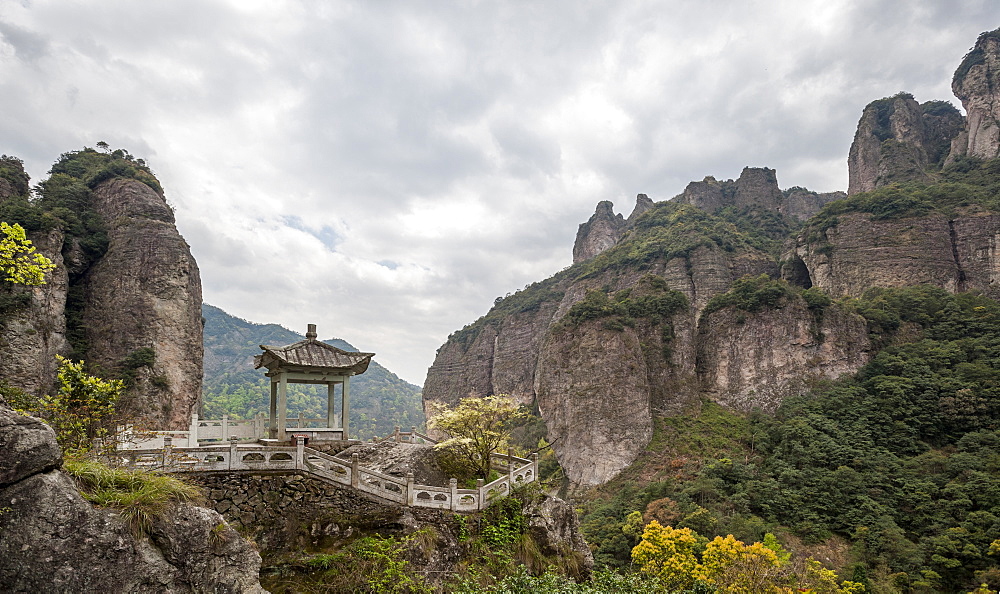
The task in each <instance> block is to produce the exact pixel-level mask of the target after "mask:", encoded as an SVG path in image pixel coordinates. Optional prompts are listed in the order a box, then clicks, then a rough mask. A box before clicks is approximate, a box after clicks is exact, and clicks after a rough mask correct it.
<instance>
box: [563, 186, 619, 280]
mask: <svg viewBox="0 0 1000 594" xmlns="http://www.w3.org/2000/svg"><path fill="white" fill-rule="evenodd" d="M624 230H625V219H624V218H622V215H620V214H618V215H616V214H615V211H614V204H612V203H611V202H610V201H608V200H602V201H601V202H598V203H597V209H596V210H595V211H594V214H593V216H591V217H590V220H588V221H587V222H586V223H583V224H581V225H580V228H579V229H578V230H577V232H576V241H575V242H574V243H573V263H574V264H576V263H577V262H582V261H584V260H589V259H590V258H593V257H594V256H596V255H597V254H599V253H601V252H603V251H604V250H606V249H608V248H610V247H611V246H613V245H615V244H616V243H618V240H620V239H621V238H622V233H623V232H624Z"/></svg>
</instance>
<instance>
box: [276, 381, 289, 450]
mask: <svg viewBox="0 0 1000 594" xmlns="http://www.w3.org/2000/svg"><path fill="white" fill-rule="evenodd" d="M278 378H279V379H278V437H277V439H278V441H285V427H286V426H287V423H288V376H287V374H285V372H281V375H279V376H278Z"/></svg>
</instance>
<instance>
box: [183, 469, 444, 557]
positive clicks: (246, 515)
mask: <svg viewBox="0 0 1000 594" xmlns="http://www.w3.org/2000/svg"><path fill="white" fill-rule="evenodd" d="M187 476H188V477H189V478H190V479H192V481H193V482H195V483H197V484H199V485H201V486H203V487H204V488H205V494H206V496H207V497H208V499H209V501H208V505H209V507H211V508H213V509H215V510H216V511H218V512H219V513H221V514H222V515H223V516H224V517H225V518H226V520H228V521H229V522H230V523H232V524H234V525H236V526H238V528H239V529H240V531H241V532H242V533H243V534H245V535H247V536H250V537H252V538H253V539H254V540H255V541H256V543H257V545H258V546H259V547H260V549H261V552H262V553H277V552H291V551H295V552H301V551H308V550H319V549H326V548H328V547H331V546H335V545H337V544H339V543H341V542H343V541H345V540H348V539H350V538H351V536H352V535H353V534H354V533H355V532H357V531H359V530H360V531H364V532H366V533H367V532H372V531H377V532H379V533H383V534H386V535H389V534H395V535H400V534H403V533H404V532H407V531H409V529H416V528H419V526H420V524H423V523H433V524H435V529H436V530H437V531H438V532H439V533H440V532H441V531H442V530H446V531H447V530H449V529H448V527H447V522H446V521H444V520H445V519H446V516H451V513H450V512H440V511H437V510H424V509H417V508H407V507H405V506H403V505H398V504H394V503H391V502H388V501H381V500H377V499H376V498H374V497H369V496H366V495H365V494H364V493H362V492H360V491H357V490H355V489H351V488H347V487H341V486H339V485H335V484H331V483H327V482H324V481H321V480H318V479H315V478H312V477H310V476H309V475H307V474H303V473H295V472H284V473H282V472H261V473H248V472H241V473H228V472H208V473H190V474H188V475H187Z"/></svg>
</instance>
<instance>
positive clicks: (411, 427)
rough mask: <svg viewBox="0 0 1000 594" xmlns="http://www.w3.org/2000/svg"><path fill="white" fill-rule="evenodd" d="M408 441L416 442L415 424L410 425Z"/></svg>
mask: <svg viewBox="0 0 1000 594" xmlns="http://www.w3.org/2000/svg"><path fill="white" fill-rule="evenodd" d="M410 443H417V427H416V425H411V426H410Z"/></svg>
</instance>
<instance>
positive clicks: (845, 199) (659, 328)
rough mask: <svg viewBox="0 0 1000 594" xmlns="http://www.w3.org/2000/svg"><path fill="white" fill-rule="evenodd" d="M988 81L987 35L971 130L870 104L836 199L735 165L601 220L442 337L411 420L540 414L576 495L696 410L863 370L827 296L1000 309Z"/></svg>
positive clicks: (959, 88) (965, 98)
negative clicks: (536, 275)
mask: <svg viewBox="0 0 1000 594" xmlns="http://www.w3.org/2000/svg"><path fill="white" fill-rule="evenodd" d="M998 65H1000V32H992V33H987V34H984V35H983V36H981V37H980V39H979V41H978V42H977V44H976V46H975V48H973V51H972V52H970V54H969V55H968V56H967V57H966V59H965V61H963V63H962V65H961V66H960V67H959V69H958V71H957V72H956V74H955V79H954V89H955V93H956V95H958V97H959V98H960V99H961V100H962V103H963V105H964V106H965V107H966V110H967V111H968V113H969V118H968V120H966V119H965V118H963V117H962V115H961V114H960V113H959V112H958V110H957V109H955V108H954V106H952V105H951V104H949V103H946V102H943V101H928V102H925V103H918V102H917V101H916V100H915V99H914V98H913V97H912V96H911V95H909V94H907V93H900V94H898V95H896V96H894V97H889V98H885V99H880V100H877V101H874V102H872V103H871V104H869V105H868V106H867V107H866V108H865V109H864V112H863V114H862V116H861V119H860V121H859V123H858V128H857V133H856V135H855V139H854V143H853V144H852V147H851V151H850V155H849V159H848V161H849V170H850V186H849V192H848V193H847V194H845V193H843V192H831V193H826V194H818V193H815V192H810V191H809V190H807V189H805V188H798V187H795V188H789V189H787V190H784V191H783V190H781V189H780V188H779V186H778V182H777V175H776V173H775V171H774V170H772V169H767V168H750V167H747V168H745V169H744V170H743V171H742V173H741V174H740V177H739V178H738V179H737V180H726V181H719V180H717V179H716V178H714V177H706V178H704V179H703V180H702V181H697V182H692V183H690V184H688V186H687V187H686V188H685V190H684V192H683V193H681V194H680V195H678V196H676V197H675V198H674V199H673V200H671V201H668V202H661V203H657V204H655V205H653V206H652V207H651V208H647V209H645V211H644V212H643V213H641V214H638V215H633V216H632V217H630V218H629V220H628V221H624V220H622V218H621V217H620V216H617V217H616V216H615V215H613V211H612V208H611V205H610V203H606V202H605V203H601V204H600V205H599V206H598V209H597V213H595V215H594V217H592V218H591V220H590V221H588V223H585V224H584V225H582V226H581V230H580V233H579V234H578V236H577V245H576V249H574V264H573V266H572V267H570V268H569V269H567V270H564V271H563V272H560V273H559V274H557V275H555V276H554V277H552V278H550V279H548V280H546V281H543V282H541V283H536V284H534V285H530V286H529V287H526V288H525V290H524V291H521V292H518V293H517V294H515V295H512V296H511V297H508V298H507V299H504V300H503V301H501V302H500V303H498V304H497V305H496V306H495V307H494V308H493V309H492V310H491V311H490V312H489V313H488V314H487V315H486V316H485V317H484V318H482V319H480V320H478V321H476V322H475V323H473V324H470V325H469V326H467V327H466V328H464V329H463V330H461V331H459V332H456V333H455V334H453V335H452V336H451V337H449V340H448V342H447V343H445V345H443V346H442V347H441V349H439V351H438V356H437V358H436V360H435V363H434V365H433V366H432V367H431V369H430V370H429V372H428V376H427V383H426V384H425V387H424V399H425V404H426V403H429V402H431V401H444V402H454V401H456V400H457V399H458V398H461V397H462V396H465V395H467V394H490V393H510V394H512V395H514V396H515V397H516V398H517V399H518V400H519V401H520V402H522V403H524V404H534V405H536V406H537V407H538V411H539V414H540V416H541V417H542V419H543V420H544V421H545V424H546V427H547V430H548V438H549V441H551V442H553V449H554V450H555V453H556V456H557V458H558V459H559V461H560V463H561V464H562V466H563V468H564V470H565V471H566V475H567V476H568V477H569V479H570V481H571V483H573V484H575V485H592V484H599V483H602V482H605V481H607V480H608V479H609V478H611V477H612V476H614V475H615V474H616V473H618V472H619V471H620V470H621V469H623V468H624V467H625V466H627V465H628V464H630V463H631V461H632V460H633V459H634V458H635V456H636V455H638V453H639V452H641V451H642V449H643V448H644V447H645V446H646V443H647V442H648V441H649V440H650V437H651V436H652V435H653V432H654V428H655V426H656V423H655V420H656V418H657V417H661V416H670V415H677V414H680V413H682V412H683V411H685V410H686V409H687V408H689V407H692V405H693V404H695V403H697V402H698V400H699V399H707V400H712V401H716V402H718V403H721V404H723V405H724V406H726V407H728V408H730V409H734V410H740V411H749V410H753V409H760V410H763V411H772V410H774V409H775V408H776V407H777V406H778V405H779V404H780V402H781V401H782V400H783V399H784V398H786V397H787V396H789V395H795V394H800V393H803V392H806V391H808V387H809V385H811V384H812V383H814V382H816V381H819V380H826V379H835V378H837V377H839V376H841V375H845V374H851V373H854V372H855V371H857V370H858V369H859V368H860V367H861V366H863V365H864V364H865V363H867V362H868V361H869V360H870V358H871V357H872V355H873V352H874V350H875V349H876V348H878V345H873V344H872V343H871V342H870V340H869V332H870V331H871V329H870V328H869V322H866V320H865V319H864V318H862V317H860V316H859V315H857V314H856V313H853V312H852V309H851V307H852V306H851V305H850V301H846V302H844V303H834V302H832V300H831V298H833V299H836V298H839V297H845V296H847V297H857V296H860V295H862V293H864V292H865V291H867V290H868V289H870V288H872V287H898V286H905V285H916V284H929V285H935V286H938V287H943V288H945V289H947V290H949V291H970V290H976V291H981V292H983V293H985V294H986V295H988V296H992V297H1000V289H998V280H1000V262H998V260H997V248H996V244H997V242H998V238H1000V227H998V222H1000V202H998V201H997V200H996V196H997V193H998V191H1000V181H998V180H1000V159H995V160H984V159H994V157H997V155H998V152H997V150H998V142H1000V141H998V140H997V138H998V131H1000V129H998V124H997V120H996V118H995V116H994V113H1000V112H997V111H995V106H996V105H997V99H996V95H995V90H994V89H996V88H1000V86H998V82H1000V81H998V80H997V77H998V76H1000V75H998V74H997V73H998V72H1000V70H998V68H1000V66H998ZM779 269H780V276H781V277H782V278H783V279H784V281H785V282H780V281H776V280H773V279H776V278H778V277H779V273H778V271H779ZM761 274H763V275H764V276H757V275H761ZM747 275H749V276H750V277H752V278H751V279H750V280H749V281H747V282H745V281H744V280H740V279H741V278H742V277H746V276H747ZM650 278H653V279H656V280H655V282H654V283H653V284H656V283H659V284H662V287H663V290H665V291H674V292H676V293H678V294H680V295H683V297H684V299H685V305H684V306H683V307H680V308H678V309H676V310H671V311H670V313H669V314H667V313H664V312H661V313H659V314H657V315H656V316H652V317H649V316H648V315H647V314H648V311H647V310H645V309H643V308H642V307H638V305H637V304H638V303H640V301H641V300H642V299H647V300H648V299H650V298H655V299H661V298H662V299H665V298H666V297H665V296H666V295H667V293H662V294H656V293H655V292H653V293H651V292H649V291H648V290H646V289H644V288H643V286H644V285H649V284H650V280H649V279H650ZM768 279H772V280H768ZM805 290H808V291H810V293H809V295H810V299H811V301H804V300H803V299H804V296H805V295H806V293H805ZM775 296H779V297H780V299H776V298H775ZM645 303H647V304H648V301H647V302H645ZM762 304H764V305H762ZM643 312H646V313H643ZM425 410H427V407H426V406H425Z"/></svg>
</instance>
